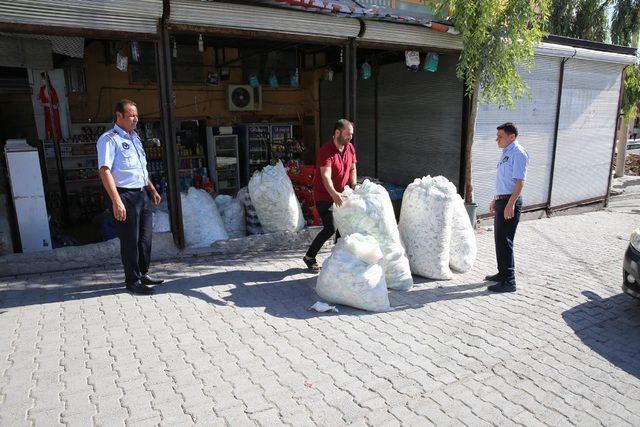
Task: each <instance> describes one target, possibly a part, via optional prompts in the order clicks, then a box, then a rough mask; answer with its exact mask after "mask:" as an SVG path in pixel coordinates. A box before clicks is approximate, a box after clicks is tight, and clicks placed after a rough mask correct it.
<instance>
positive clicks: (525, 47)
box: [435, 0, 549, 203]
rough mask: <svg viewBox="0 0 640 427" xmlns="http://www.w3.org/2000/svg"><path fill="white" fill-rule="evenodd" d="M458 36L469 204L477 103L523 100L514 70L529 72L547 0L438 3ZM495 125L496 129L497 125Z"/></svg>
mask: <svg viewBox="0 0 640 427" xmlns="http://www.w3.org/2000/svg"><path fill="white" fill-rule="evenodd" d="M435 6H436V8H437V9H438V11H448V13H449V16H448V18H449V20H450V21H451V22H452V23H453V25H454V26H455V28H456V29H457V30H458V31H460V33H461V35H462V40H463V45H464V48H463V51H462V53H461V55H460V59H459V61H458V66H457V70H456V73H457V76H458V78H460V79H463V80H464V82H465V85H466V89H465V90H466V92H465V95H466V96H467V97H469V98H470V102H469V105H470V111H468V126H467V136H466V139H467V140H466V144H465V155H466V162H465V163H466V166H465V183H464V195H465V201H466V202H468V203H472V202H473V200H474V197H473V181H472V172H473V171H472V157H471V156H472V148H473V139H474V130H475V121H476V114H477V104H478V102H488V103H493V104H497V105H500V106H506V107H508V108H513V107H514V105H515V101H516V100H518V99H520V98H522V97H523V96H526V95H528V93H529V92H528V88H527V85H526V84H525V82H524V80H523V78H522V76H521V75H520V73H519V69H531V68H532V67H533V57H534V54H535V48H536V46H538V45H539V44H540V43H541V42H542V37H543V36H544V34H545V33H544V28H545V25H546V20H547V18H548V16H549V0H437V1H436V2H435ZM498 124H499V123H497V124H496V125H498Z"/></svg>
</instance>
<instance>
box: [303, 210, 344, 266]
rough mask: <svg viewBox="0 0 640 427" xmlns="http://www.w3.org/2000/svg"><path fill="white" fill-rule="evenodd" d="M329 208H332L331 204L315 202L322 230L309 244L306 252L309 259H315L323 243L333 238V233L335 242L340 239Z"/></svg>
mask: <svg viewBox="0 0 640 427" xmlns="http://www.w3.org/2000/svg"><path fill="white" fill-rule="evenodd" d="M331 206H333V202H326V201H323V200H318V201H317V202H316V209H318V215H320V219H322V230H320V232H319V233H318V234H317V235H316V238H315V239H313V242H311V246H309V250H308V251H307V256H308V257H309V258H315V257H316V255H318V252H320V248H322V245H324V244H325V242H326V241H327V240H329V239H330V238H331V236H333V233H336V240H337V239H339V238H340V233H339V232H338V231H336V228H335V226H334V225H333V212H332V211H331Z"/></svg>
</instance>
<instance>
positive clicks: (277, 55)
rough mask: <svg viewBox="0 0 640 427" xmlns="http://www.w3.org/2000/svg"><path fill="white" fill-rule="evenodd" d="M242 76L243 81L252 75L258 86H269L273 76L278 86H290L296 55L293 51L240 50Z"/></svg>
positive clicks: (294, 69)
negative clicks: (255, 78) (256, 78)
mask: <svg viewBox="0 0 640 427" xmlns="http://www.w3.org/2000/svg"><path fill="white" fill-rule="evenodd" d="M240 57H241V58H242V74H243V76H244V80H245V81H249V79H250V77H251V76H252V75H254V76H256V77H258V81H259V82H260V84H263V85H269V84H270V81H271V78H272V76H274V75H275V77H276V78H277V82H278V85H279V86H290V85H291V77H292V76H293V75H294V74H295V72H296V67H297V54H296V51H295V50H293V49H292V50H272V51H270V52H264V50H259V49H241V50H240Z"/></svg>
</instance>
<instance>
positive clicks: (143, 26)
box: [0, 0, 162, 35]
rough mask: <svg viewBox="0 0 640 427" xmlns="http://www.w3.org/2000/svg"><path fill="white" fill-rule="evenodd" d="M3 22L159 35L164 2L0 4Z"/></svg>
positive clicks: (102, 0)
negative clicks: (159, 23) (158, 26)
mask: <svg viewBox="0 0 640 427" xmlns="http://www.w3.org/2000/svg"><path fill="white" fill-rule="evenodd" d="M0 10H1V11H2V13H0V23H6V24H23V25H40V26H48V27H60V28H75V29H86V30H102V31H113V32H124V33H141V34H154V35H155V34H157V32H158V30H157V25H158V20H159V19H160V18H161V17H162V0H135V1H133V0H64V1H62V0H38V1H32V0H12V1H5V0H2V1H0Z"/></svg>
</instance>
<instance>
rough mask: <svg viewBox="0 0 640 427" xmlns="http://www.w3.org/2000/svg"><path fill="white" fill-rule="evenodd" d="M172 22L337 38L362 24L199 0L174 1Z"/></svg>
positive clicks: (355, 31) (354, 33)
mask: <svg viewBox="0 0 640 427" xmlns="http://www.w3.org/2000/svg"><path fill="white" fill-rule="evenodd" d="M170 23H171V24H176V25H197V26H207V27H212V28H226V29H237V30H245V31H266V32H276V33H284V34H297V35H304V36H317V37H325V38H335V39H346V38H348V37H356V36H357V35H358V33H359V32H360V22H359V21H358V20H357V19H350V18H341V17H336V16H328V15H322V14H319V13H309V12H303V11H295V10H290V9H280V8H275V7H260V6H253V5H248V4H239V3H220V2H214V1H196V0H172V1H171V19H170Z"/></svg>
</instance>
